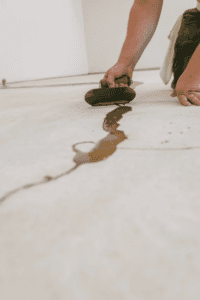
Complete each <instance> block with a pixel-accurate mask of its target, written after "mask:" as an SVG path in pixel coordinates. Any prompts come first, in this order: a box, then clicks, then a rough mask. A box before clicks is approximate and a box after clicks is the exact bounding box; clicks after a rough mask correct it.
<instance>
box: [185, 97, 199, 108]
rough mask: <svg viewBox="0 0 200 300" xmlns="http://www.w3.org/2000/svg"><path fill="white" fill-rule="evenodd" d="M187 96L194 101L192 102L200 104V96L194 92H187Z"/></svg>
mask: <svg viewBox="0 0 200 300" xmlns="http://www.w3.org/2000/svg"><path fill="white" fill-rule="evenodd" d="M187 98H188V99H189V101H191V102H192V104H195V105H198V106H200V96H198V95H197V96H196V95H194V94H187Z"/></svg>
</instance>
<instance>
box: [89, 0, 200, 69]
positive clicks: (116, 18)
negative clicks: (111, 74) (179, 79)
mask: <svg viewBox="0 0 200 300" xmlns="http://www.w3.org/2000/svg"><path fill="white" fill-rule="evenodd" d="M133 3H134V1H133V0H83V12H84V22H85V32H86V44H87V51H88V61H89V72H91V73H93V72H94V73H95V72H106V71H107V70H108V69H109V68H110V67H112V66H113V65H114V64H115V63H116V62H117V60H118V57H119V54H120V51H121V48H122V45H123V42H124V39H125V37H126V30H127V23H128V17H129V12H130V9H131V7H132V5H133ZM196 3H197V2H196V0H189V1H188V0H164V5H163V9H162V13H161V18H160V22H159V25H158V27H157V30H156V32H155V34H154V36H153V38H152V40H151V42H150V43H149V45H148V46H147V48H146V49H145V51H144V53H143V55H142V57H141V58H140V60H139V62H138V64H137V65H136V69H142V68H157V67H161V65H162V63H163V60H164V56H165V53H166V50H167V47H168V45H169V40H168V38H167V36H168V35H169V32H170V30H171V29H172V27H173V25H174V23H175V21H176V20H177V18H178V17H179V15H181V14H182V13H183V12H184V11H185V10H186V9H189V8H193V7H196Z"/></svg>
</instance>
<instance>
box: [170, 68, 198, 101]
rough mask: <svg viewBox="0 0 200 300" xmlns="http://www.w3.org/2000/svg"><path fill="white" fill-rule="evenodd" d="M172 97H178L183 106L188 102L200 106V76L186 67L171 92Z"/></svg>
mask: <svg viewBox="0 0 200 300" xmlns="http://www.w3.org/2000/svg"><path fill="white" fill-rule="evenodd" d="M171 96H172V97H178V99H179V101H180V103H181V104H182V105H184V106H188V105H190V104H194V105H198V106H200V77H199V76H198V75H197V74H195V73H194V74H192V72H191V71H190V72H188V70H187V69H186V70H185V72H183V74H182V75H181V76H180V77H179V79H178V81H177V84H176V88H175V90H174V92H173V93H172V94H171Z"/></svg>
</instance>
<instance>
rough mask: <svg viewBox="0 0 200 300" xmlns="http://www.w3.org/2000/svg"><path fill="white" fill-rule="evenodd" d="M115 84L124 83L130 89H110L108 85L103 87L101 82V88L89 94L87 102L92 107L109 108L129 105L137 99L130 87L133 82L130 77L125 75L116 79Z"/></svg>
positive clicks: (86, 96) (87, 94)
mask: <svg viewBox="0 0 200 300" xmlns="http://www.w3.org/2000/svg"><path fill="white" fill-rule="evenodd" d="M115 83H116V84H119V83H124V84H127V85H128V87H115V88H109V87H108V85H103V84H102V82H101V81H100V85H101V88H99V89H94V90H90V91H89V92H87V93H86V95H85V101H86V102H87V103H88V104H90V105H92V106H107V105H119V104H127V103H129V102H130V101H132V100H133V99H134V98H135V96H136V93H135V91H134V90H133V89H132V88H130V87H129V86H130V85H131V80H130V78H129V77H128V76H126V75H123V76H122V77H120V78H117V79H115Z"/></svg>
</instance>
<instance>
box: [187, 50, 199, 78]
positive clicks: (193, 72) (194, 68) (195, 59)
mask: <svg viewBox="0 0 200 300" xmlns="http://www.w3.org/2000/svg"><path fill="white" fill-rule="evenodd" d="M184 73H186V74H189V78H194V77H197V76H198V77H200V44H199V45H198V46H197V48H196V50H195V51H194V53H193V54H192V57H191V58H190V61H189V63H188V65H187V67H186V69H185V71H184Z"/></svg>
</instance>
